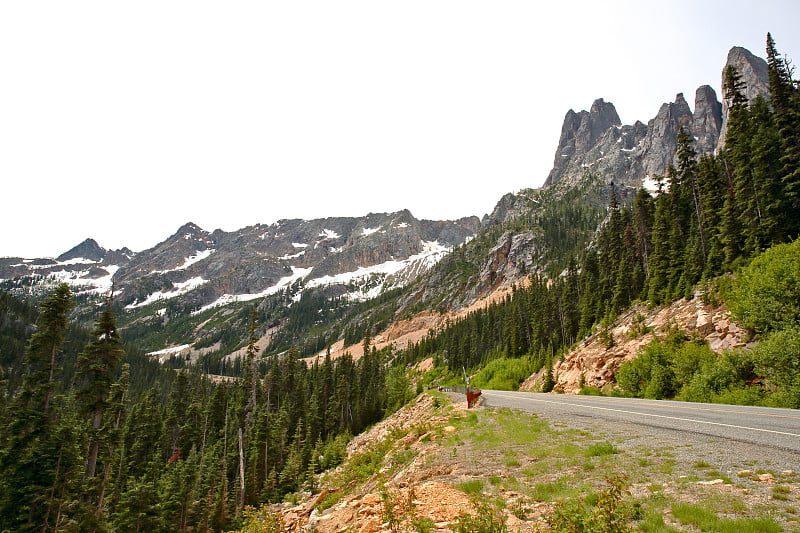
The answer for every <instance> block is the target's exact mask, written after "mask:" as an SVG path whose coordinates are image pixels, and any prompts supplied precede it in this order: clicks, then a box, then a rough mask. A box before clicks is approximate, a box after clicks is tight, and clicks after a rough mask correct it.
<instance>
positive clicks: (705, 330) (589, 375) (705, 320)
mask: <svg viewBox="0 0 800 533" xmlns="http://www.w3.org/2000/svg"><path fill="white" fill-rule="evenodd" d="M673 327H677V328H679V329H680V330H681V331H683V332H684V333H686V334H687V335H689V336H692V337H699V338H702V339H704V340H705V341H706V342H707V343H708V346H709V348H711V349H712V350H713V351H715V352H718V353H719V352H722V351H724V350H728V349H732V348H740V347H746V346H748V345H747V332H746V331H745V330H744V329H743V328H741V327H740V326H738V325H737V324H736V323H735V322H734V321H733V319H732V318H731V315H730V311H729V310H728V309H727V308H726V307H725V306H724V305H721V306H716V307H715V306H712V305H710V304H708V303H705V302H704V301H703V299H702V298H699V297H696V298H693V299H692V300H686V299H681V300H679V301H677V302H675V303H673V304H672V305H670V306H668V307H663V308H659V309H652V310H648V309H647V308H646V307H645V306H636V307H634V308H633V309H631V310H629V311H628V312H627V313H626V314H624V315H622V316H621V317H620V318H619V319H618V320H617V321H616V322H615V323H614V324H612V325H611V326H610V327H609V328H608V330H607V331H605V332H601V331H598V332H596V333H595V334H593V335H591V336H589V337H588V338H586V339H585V340H584V341H583V342H581V343H580V345H579V346H578V347H576V348H575V349H573V350H572V351H571V352H569V353H568V354H567V355H566V356H565V357H564V358H563V360H561V361H559V362H556V363H555V364H554V365H553V376H554V378H555V380H556V386H555V388H554V391H556V392H563V393H567V394H577V393H578V392H580V386H581V381H583V382H584V383H585V384H586V385H589V386H593V387H598V388H603V387H605V386H607V385H612V384H614V383H615V382H616V380H615V375H616V373H617V370H618V369H619V367H620V366H621V365H622V364H623V363H625V362H626V361H629V360H631V359H633V358H635V357H637V356H638V355H639V354H640V353H641V351H642V350H643V349H644V347H645V346H646V345H647V344H649V343H650V342H651V341H653V339H656V338H661V337H664V336H666V335H667V333H668V332H669V330H670V329H671V328H673ZM543 380H544V371H540V372H537V373H536V374H534V375H532V376H531V377H529V378H528V379H527V380H526V381H525V382H524V383H523V384H522V386H521V387H520V390H524V391H535V390H540V389H541V385H542V381H543Z"/></svg>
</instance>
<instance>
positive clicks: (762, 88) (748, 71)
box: [717, 46, 769, 149]
mask: <svg viewBox="0 0 800 533" xmlns="http://www.w3.org/2000/svg"><path fill="white" fill-rule="evenodd" d="M728 65H733V66H734V67H735V68H736V70H737V72H739V75H741V76H742V82H744V94H745V96H746V97H747V100H748V101H749V102H752V101H753V100H755V98H756V97H757V96H761V97H763V98H766V99H767V100H769V69H768V67H767V62H766V61H764V60H763V59H762V58H760V57H758V56H756V55H753V54H752V53H751V52H750V50H748V49H747V48H742V47H741V46H734V47H733V48H731V49H730V51H729V52H728V59H727V61H726V62H725V66H724V67H723V68H722V84H724V82H725V70H726V69H727V68H728ZM722 84H721V85H722ZM727 129H728V103H727V101H725V100H724V99H723V102H722V131H721V133H720V137H719V143H718V144H719V146H718V147H717V148H718V149H721V148H722V147H723V146H724V145H725V132H726V131H727Z"/></svg>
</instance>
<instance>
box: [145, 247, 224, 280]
mask: <svg viewBox="0 0 800 533" xmlns="http://www.w3.org/2000/svg"><path fill="white" fill-rule="evenodd" d="M214 252H216V250H215V249H213V248H209V249H208V250H202V251H198V252H197V253H196V254H195V255H190V256H189V257H187V258H186V259H184V260H183V263H181V264H180V265H179V266H176V267H175V268H172V269H169V270H154V271H153V274H166V273H167V272H177V271H178V270H186V269H187V268H189V267H190V266H192V265H193V264H195V263H199V262H200V261H202V260H203V259H206V258H207V257H209V256H210V255H211V254H213V253H214Z"/></svg>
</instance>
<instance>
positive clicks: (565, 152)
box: [545, 98, 621, 185]
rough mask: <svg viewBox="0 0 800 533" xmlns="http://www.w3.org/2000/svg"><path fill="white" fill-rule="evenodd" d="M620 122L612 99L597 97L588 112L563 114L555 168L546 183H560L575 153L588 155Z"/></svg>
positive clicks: (570, 111) (554, 163) (571, 111)
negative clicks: (610, 129) (604, 134)
mask: <svg viewBox="0 0 800 533" xmlns="http://www.w3.org/2000/svg"><path fill="white" fill-rule="evenodd" d="M619 125H621V122H620V119H619V115H618V114H617V110H616V108H615V107H614V104H612V103H611V102H606V101H605V100H603V99H602V98H598V99H597V100H595V101H594V102H593V103H592V106H591V108H590V109H589V111H581V112H580V113H575V111H573V110H572V109H570V110H569V111H567V115H566V116H565V117H564V125H563V126H562V127H561V138H560V139H559V141H558V149H557V150H556V157H555V161H554V162H553V170H551V171H550V175H549V176H548V177H547V180H546V181H545V185H552V184H554V183H557V182H558V181H559V180H560V179H561V178H562V176H563V175H564V174H565V173H566V172H567V168H568V167H569V164H570V163H571V162H572V161H573V156H575V155H578V156H580V155H582V154H585V153H586V152H587V151H588V150H589V149H590V148H591V147H592V146H594V145H595V144H596V143H597V140H598V139H599V138H600V137H601V136H602V135H603V133H605V132H606V131H607V130H608V129H609V128H611V127H612V126H619Z"/></svg>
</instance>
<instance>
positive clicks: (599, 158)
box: [0, 47, 769, 315]
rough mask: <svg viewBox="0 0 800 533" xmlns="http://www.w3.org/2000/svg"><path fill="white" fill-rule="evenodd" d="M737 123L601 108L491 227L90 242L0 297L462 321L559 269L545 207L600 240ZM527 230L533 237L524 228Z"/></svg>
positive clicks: (706, 102)
mask: <svg viewBox="0 0 800 533" xmlns="http://www.w3.org/2000/svg"><path fill="white" fill-rule="evenodd" d="M727 65H734V66H735V67H737V69H738V71H739V72H740V73H741V75H742V77H743V81H744V83H745V86H746V88H747V93H746V96H747V97H748V98H749V99H751V100H752V99H753V98H755V97H756V96H759V95H760V96H763V97H765V98H769V91H768V85H769V80H768V75H767V65H766V62H765V61H764V60H763V59H761V58H759V57H757V56H755V55H753V54H752V53H750V52H749V51H747V50H746V49H744V48H740V47H734V48H732V49H731V50H730V52H729V54H728V57H727V61H726V66H727ZM727 120H728V109H727V106H726V105H724V104H723V103H721V102H720V100H719V98H718V96H717V93H716V92H715V91H714V89H712V88H711V87H710V86H709V85H703V86H701V87H699V88H698V89H697V90H696V92H695V101H694V110H692V109H691V108H690V107H689V104H688V102H687V101H686V99H685V98H684V96H683V94H682V93H679V94H678V95H677V96H676V98H675V101H674V102H670V103H664V104H663V105H662V106H661V107H660V109H659V110H658V112H657V113H656V115H655V117H654V118H652V119H651V120H649V121H648V122H647V124H645V123H643V122H640V121H637V122H635V123H634V124H632V125H623V124H622V123H621V121H620V118H619V115H618V114H617V111H616V108H615V107H614V105H613V104H612V103H610V102H606V101H605V100H604V99H602V98H599V99H597V100H595V101H594V103H593V104H592V105H591V107H590V108H589V110H588V111H586V110H583V111H579V112H575V111H573V110H569V111H568V112H567V113H566V116H565V118H564V123H563V126H562V129H561V134H560V137H559V143H558V147H557V149H556V153H555V157H554V163H553V168H552V170H551V171H550V173H549V175H548V176H547V179H546V181H545V183H544V185H543V187H541V188H539V189H526V190H523V191H519V192H517V193H509V194H506V195H505V196H503V197H502V198H501V199H500V200H499V202H498V203H497V205H496V207H495V209H494V210H493V212H492V213H491V214H489V215H486V216H484V217H483V219H479V218H478V217H476V216H472V217H465V218H462V219H459V220H442V221H431V220H419V219H417V218H415V217H414V216H413V215H412V214H411V213H410V212H409V211H407V210H404V211H398V212H395V213H370V214H368V215H366V216H362V217H340V218H325V219H315V220H299V219H292V220H280V221H278V222H276V223H274V224H270V225H260V224H259V225H255V226H249V227H246V228H242V229H240V230H237V231H232V232H225V231H222V230H215V231H212V232H209V231H206V230H204V229H202V228H200V227H199V226H197V225H195V224H193V223H187V224H184V225H183V226H181V227H180V228H178V230H177V231H176V232H174V233H173V234H172V235H171V236H170V237H168V238H167V239H165V240H164V241H162V242H160V243H158V244H156V245H155V246H153V247H152V248H149V249H147V250H143V251H140V252H133V251H131V250H129V249H127V248H122V249H120V250H106V249H104V248H102V247H101V246H100V245H99V244H98V243H97V242H95V241H94V240H93V239H86V240H85V241H84V242H82V243H80V244H78V245H77V246H75V247H74V248H72V249H70V250H69V251H67V252H65V253H63V254H61V255H60V256H58V257H57V258H54V259H53V258H39V259H25V258H18V257H8V258H0V289H3V290H7V291H9V292H12V293H13V292H18V293H26V292H37V291H38V292H41V291H44V290H46V289H47V288H49V287H51V286H52V285H53V284H54V283H56V282H66V283H68V284H69V285H71V286H72V288H73V292H75V293H77V294H78V295H84V296H86V300H87V301H94V300H97V299H102V297H104V296H106V295H108V294H110V293H111V292H112V291H113V295H114V299H115V302H117V304H119V305H121V306H123V307H124V308H125V309H127V310H130V311H133V310H137V309H145V310H149V311H148V312H150V313H151V314H153V315H157V314H163V313H164V312H165V308H166V307H167V306H169V309H170V313H171V314H179V315H187V314H197V313H199V312H202V311H204V310H206V309H211V308H214V307H221V306H225V305H228V304H232V303H235V302H242V301H249V300H256V299H259V298H263V297H265V296H269V295H274V294H277V293H280V292H283V291H288V290H289V289H293V291H292V292H293V294H294V295H295V298H297V294H299V291H300V290H302V289H306V290H307V289H312V288H323V289H324V290H325V291H327V294H328V295H329V296H336V297H342V298H345V299H346V300H350V301H364V300H369V299H371V298H374V297H376V296H378V295H380V294H382V293H384V292H385V291H387V290H388V289H391V288H397V287H407V286H410V285H411V286H412V287H411V290H410V291H409V292H408V293H407V294H406V295H405V296H404V297H403V299H402V300H401V301H400V302H399V303H398V307H397V309H396V310H395V312H396V313H397V314H398V315H399V314H401V313H403V312H405V311H408V310H409V309H412V308H415V309H420V308H424V307H435V306H439V307H440V308H441V307H442V306H443V305H444V306H445V307H446V308H448V309H457V308H459V307H463V306H466V305H469V304H470V303H472V302H474V301H475V300H477V299H478V298H480V297H483V296H486V295H488V294H489V293H491V291H493V290H495V289H496V288H498V287H500V286H503V285H509V284H511V283H514V282H517V281H519V280H520V279H522V278H524V277H525V276H527V275H528V274H529V273H531V272H535V271H539V272H546V271H547V269H548V268H549V267H551V266H552V265H554V264H557V261H556V258H555V254H554V253H553V248H554V246H555V242H554V241H553V239H550V240H548V239H547V238H546V233H547V231H546V230H544V229H542V227H543V225H544V219H545V218H546V217H547V209H548V206H552V205H554V203H555V202H558V201H568V202H577V203H579V204H581V205H583V206H591V205H593V204H596V205H597V209H596V214H597V220H595V219H592V221H591V224H590V227H588V229H587V237H586V238H587V240H591V234H592V233H593V232H594V231H595V230H596V228H597V223H602V216H603V210H604V206H605V205H606V204H607V200H608V197H609V196H610V195H611V194H612V193H613V194H615V195H617V196H618V197H619V198H620V200H621V201H623V202H624V201H628V200H630V199H631V198H632V197H633V193H635V190H637V189H638V188H639V187H641V186H643V185H644V186H645V187H652V186H653V185H652V182H653V178H654V177H657V176H663V175H664V173H665V172H666V170H667V167H668V166H669V165H670V164H671V163H672V161H673V159H674V157H675V152H676V146H677V143H676V136H677V133H678V131H679V129H680V128H684V129H685V130H686V131H688V132H689V133H690V135H692V136H693V138H694V140H695V148H696V150H697V151H698V153H700V154H702V153H714V152H716V151H718V150H719V149H720V147H721V146H722V145H723V143H724V139H725V134H726V127H727ZM565 199H566V200H565ZM552 216H553V217H556V218H557V215H552ZM521 217H527V220H528V221H531V220H532V221H534V223H533V224H527V225H526V227H525V228H515V227H514V221H515V220H518V219H520V218H521ZM537 223H538V225H537ZM540 226H542V227H540ZM576 245H577V246H580V245H581V243H576ZM444 258H447V261H442V260H443V259H444ZM436 265H439V266H436ZM459 265H462V266H463V268H462V267H459ZM464 265H466V266H464ZM415 306H416V307H415Z"/></svg>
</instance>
